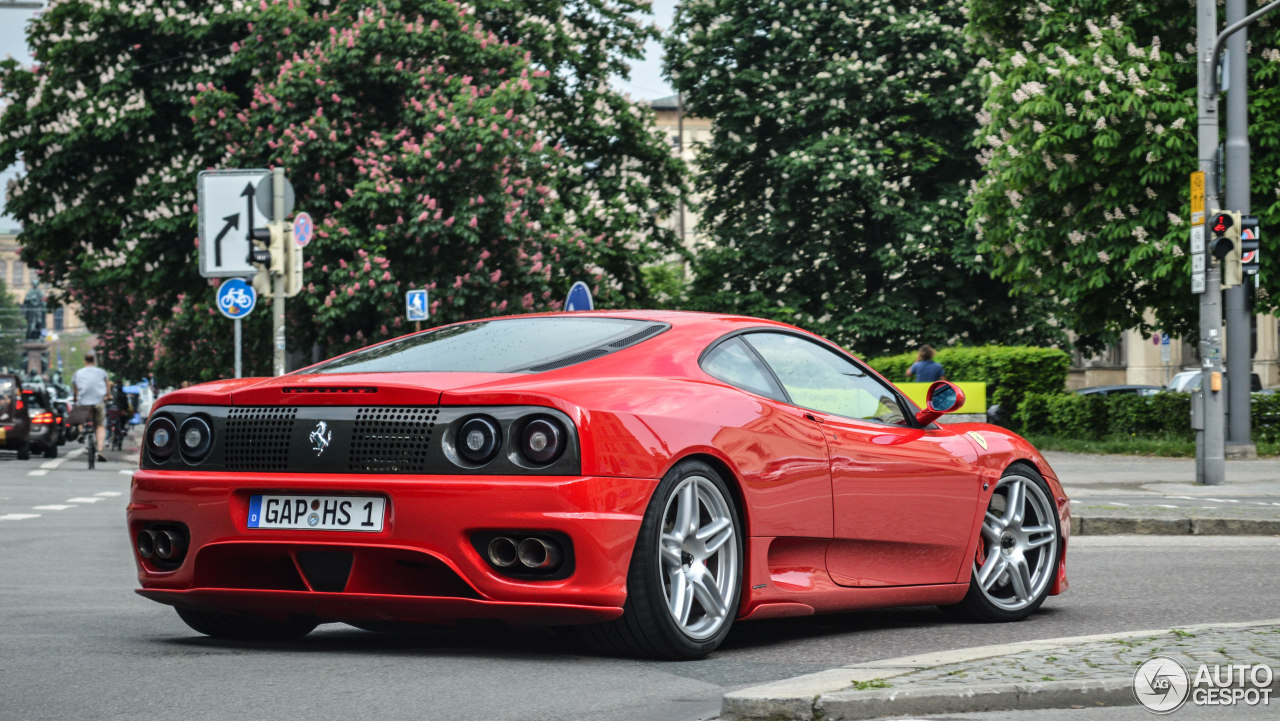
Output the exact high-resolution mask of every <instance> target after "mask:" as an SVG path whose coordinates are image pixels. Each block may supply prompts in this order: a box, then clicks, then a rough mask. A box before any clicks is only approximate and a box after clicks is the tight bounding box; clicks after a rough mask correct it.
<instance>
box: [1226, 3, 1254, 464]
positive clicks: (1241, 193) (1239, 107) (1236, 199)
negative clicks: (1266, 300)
mask: <svg viewBox="0 0 1280 721" xmlns="http://www.w3.org/2000/svg"><path fill="white" fill-rule="evenodd" d="M1226 4H1227V25H1233V24H1235V23H1237V22H1239V21H1241V20H1243V19H1244V16H1245V15H1246V14H1247V10H1246V7H1245V0H1227V3H1226ZM1246 34H1247V33H1246V31H1245V29H1244V28H1242V29H1241V30H1240V31H1239V32H1236V33H1234V34H1232V35H1231V37H1230V38H1229V39H1228V40H1227V57H1228V58H1230V63H1229V65H1228V68H1227V76H1228V81H1229V90H1228V91H1227V142H1226V175H1227V182H1226V189H1227V206H1226V207H1228V208H1230V209H1231V210H1233V211H1238V212H1239V213H1240V214H1241V215H1249V212H1250V203H1251V199H1250V197H1249V171H1250V168H1249V63H1248V60H1247V56H1246V54H1245V41H1246ZM1222 302H1223V304H1224V305H1225V306H1226V308H1225V310H1226V323H1227V380H1228V383H1227V449H1228V450H1230V451H1231V452H1230V453H1228V455H1229V456H1231V457H1233V458H1238V457H1255V458H1256V457H1257V454H1258V451H1257V447H1256V446H1254V445H1253V442H1252V434H1251V432H1250V417H1249V413H1250V410H1249V391H1250V387H1249V377H1250V373H1251V372H1252V370H1253V349H1252V347H1251V346H1252V343H1251V342H1250V341H1251V336H1252V332H1251V324H1250V322H1249V289H1248V287H1247V285H1246V284H1245V283H1243V282H1242V283H1240V284H1239V285H1237V286H1235V287H1233V288H1228V289H1226V290H1225V291H1223V301H1222Z"/></svg>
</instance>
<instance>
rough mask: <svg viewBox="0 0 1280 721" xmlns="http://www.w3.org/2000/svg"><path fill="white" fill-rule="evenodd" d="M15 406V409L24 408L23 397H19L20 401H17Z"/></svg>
mask: <svg viewBox="0 0 1280 721" xmlns="http://www.w3.org/2000/svg"><path fill="white" fill-rule="evenodd" d="M13 407H14V408H15V409H17V410H22V408H23V403H22V399H21V398H19V399H18V402H17V403H15V404H14V405H13Z"/></svg>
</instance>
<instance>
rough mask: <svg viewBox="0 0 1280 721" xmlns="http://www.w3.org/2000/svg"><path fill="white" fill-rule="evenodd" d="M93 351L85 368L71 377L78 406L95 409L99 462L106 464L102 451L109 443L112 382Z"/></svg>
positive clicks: (95, 433)
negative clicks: (108, 416) (108, 419)
mask: <svg viewBox="0 0 1280 721" xmlns="http://www.w3.org/2000/svg"><path fill="white" fill-rule="evenodd" d="M96 363H97V358H95V357H94V354H93V352H92V351H90V352H88V353H85V354H84V367H83V368H81V369H80V370H78V371H76V374H75V375H74V376H72V377H71V386H72V393H73V394H74V395H73V398H72V401H73V402H74V403H75V405H78V406H91V407H92V408H93V432H94V435H95V436H96V437H97V439H98V461H99V462H102V463H106V461H107V458H106V456H104V455H102V449H103V448H105V447H106V443H107V407H106V400H107V396H108V395H109V394H110V393H111V381H110V379H108V378H107V372H106V371H104V370H102V369H101V368H99V367H98V366H97V365H96Z"/></svg>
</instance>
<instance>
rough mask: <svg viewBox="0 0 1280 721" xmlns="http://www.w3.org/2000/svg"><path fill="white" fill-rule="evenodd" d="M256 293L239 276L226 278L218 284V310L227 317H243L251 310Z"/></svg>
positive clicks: (256, 299) (256, 298)
mask: <svg viewBox="0 0 1280 721" xmlns="http://www.w3.org/2000/svg"><path fill="white" fill-rule="evenodd" d="M256 302H258V294H257V293H256V292H255V291H254V290H253V286H251V285H249V284H248V283H246V282H244V280H243V279H241V278H227V279H226V280H224V281H223V282H222V285H220V286H218V310H219V311H221V312H222V314H223V315H225V316H226V317H228V318H243V317H245V316H246V315H249V311H251V310H253V305H254V303H256Z"/></svg>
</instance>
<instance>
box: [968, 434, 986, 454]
mask: <svg viewBox="0 0 1280 721" xmlns="http://www.w3.org/2000/svg"><path fill="white" fill-rule="evenodd" d="M969 437H970V438H972V439H973V442H974V443H977V444H978V445H980V446H982V450H984V451H985V450H987V439H986V438H983V437H982V434H981V433H979V432H977V431H969Z"/></svg>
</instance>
